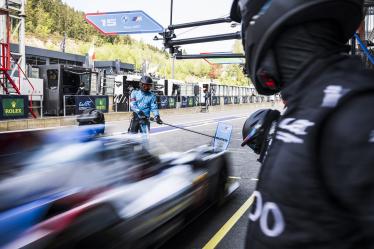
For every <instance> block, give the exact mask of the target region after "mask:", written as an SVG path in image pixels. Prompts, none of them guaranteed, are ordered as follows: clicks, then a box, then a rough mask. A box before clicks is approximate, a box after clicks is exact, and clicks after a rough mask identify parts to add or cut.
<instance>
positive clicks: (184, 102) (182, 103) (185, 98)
mask: <svg viewBox="0 0 374 249" xmlns="http://www.w3.org/2000/svg"><path fill="white" fill-rule="evenodd" d="M186 107H188V97H187V96H182V102H181V108H186Z"/></svg>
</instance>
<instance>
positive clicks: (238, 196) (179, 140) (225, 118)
mask: <svg viewBox="0 0 374 249" xmlns="http://www.w3.org/2000/svg"><path fill="white" fill-rule="evenodd" d="M257 109H259V108H258V107H255V106H250V105H248V107H246V108H238V109H237V110H234V111H233V110H230V111H222V112H215V113H211V112H210V113H194V114H185V115H171V116H165V117H162V118H163V120H164V121H165V122H167V123H170V124H177V125H178V124H179V125H181V126H183V127H185V128H189V129H192V130H195V131H198V132H202V133H206V134H209V135H212V136H213V135H214V132H215V129H216V126H217V122H218V121H222V122H225V123H229V124H232V125H233V129H234V130H233V135H232V141H231V144H230V146H229V152H230V154H231V163H232V169H233V170H232V172H231V174H230V175H231V176H233V177H235V178H238V180H239V182H240V187H239V189H238V190H237V191H236V192H235V193H234V194H233V195H232V196H231V198H230V199H229V200H228V201H227V202H226V203H225V204H224V205H223V206H222V207H220V208H218V209H214V210H213V209H210V210H208V211H207V212H205V213H204V214H202V215H201V216H200V217H199V218H197V219H196V220H195V221H194V222H192V223H191V224H190V225H188V226H187V227H186V228H185V229H183V230H182V231H181V232H180V233H178V234H177V235H176V236H175V237H173V238H172V239H171V240H169V241H168V242H166V243H165V244H164V245H163V246H162V247H161V248H162V249H174V248H178V249H201V248H203V247H204V246H206V245H207V243H208V242H209V241H210V240H211V239H212V238H213V236H214V235H215V234H216V233H217V232H218V231H219V230H220V229H221V228H222V226H223V225H224V224H225V223H226V222H227V221H228V220H229V219H230V218H231V217H232V216H233V215H234V213H235V212H236V211H237V210H238V209H239V208H240V207H241V206H242V205H243V203H245V202H246V201H247V200H248V199H249V198H250V196H251V194H252V193H253V191H254V189H255V186H256V182H257V179H256V178H257V175H258V171H259V168H260V165H259V163H258V162H257V161H256V159H257V156H256V155H255V154H254V153H252V152H251V151H250V150H249V148H248V147H246V148H242V147H241V146H240V144H241V141H242V134H241V132H242V126H243V124H244V122H245V120H246V117H248V116H249V115H250V114H251V113H253V112H254V111H256V110H257ZM128 124H129V122H128V121H121V122H115V123H112V124H111V125H110V127H109V129H108V130H107V132H108V133H110V132H125V131H126V130H127V127H128ZM151 133H152V134H151V137H150V140H151V143H152V144H157V145H158V146H159V147H162V149H163V150H164V151H186V150H189V149H192V148H195V147H197V146H200V145H202V144H208V143H210V142H211V138H209V137H204V136H201V135H198V134H194V133H190V132H187V131H182V130H178V129H174V128H170V127H167V126H157V125H154V124H152V129H151ZM247 217H248V210H246V212H245V213H244V214H243V215H242V216H241V217H240V219H239V220H238V222H236V223H235V225H234V226H233V227H232V229H230V230H229V232H228V233H227V234H226V236H224V237H223V239H222V240H220V242H219V243H218V245H217V247H208V248H207V247H205V248H204V249H211V248H219V249H241V248H244V240H245V234H246V225H247V220H248V218H247Z"/></svg>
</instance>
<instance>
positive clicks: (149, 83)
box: [140, 76, 153, 85]
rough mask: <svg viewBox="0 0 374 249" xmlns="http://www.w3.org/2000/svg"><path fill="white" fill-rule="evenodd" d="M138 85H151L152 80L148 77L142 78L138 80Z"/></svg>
mask: <svg viewBox="0 0 374 249" xmlns="http://www.w3.org/2000/svg"><path fill="white" fill-rule="evenodd" d="M140 83H141V84H148V85H153V80H152V78H151V77H149V76H143V77H142V78H141V79H140Z"/></svg>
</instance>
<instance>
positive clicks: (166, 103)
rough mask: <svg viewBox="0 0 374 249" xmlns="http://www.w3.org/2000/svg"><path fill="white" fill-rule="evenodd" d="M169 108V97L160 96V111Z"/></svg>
mask: <svg viewBox="0 0 374 249" xmlns="http://www.w3.org/2000/svg"><path fill="white" fill-rule="evenodd" d="M167 108H169V100H168V96H160V109H167Z"/></svg>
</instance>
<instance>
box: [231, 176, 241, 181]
mask: <svg viewBox="0 0 374 249" xmlns="http://www.w3.org/2000/svg"><path fill="white" fill-rule="evenodd" d="M229 178H230V179H237V180H240V179H242V178H241V177H239V176H229Z"/></svg>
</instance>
